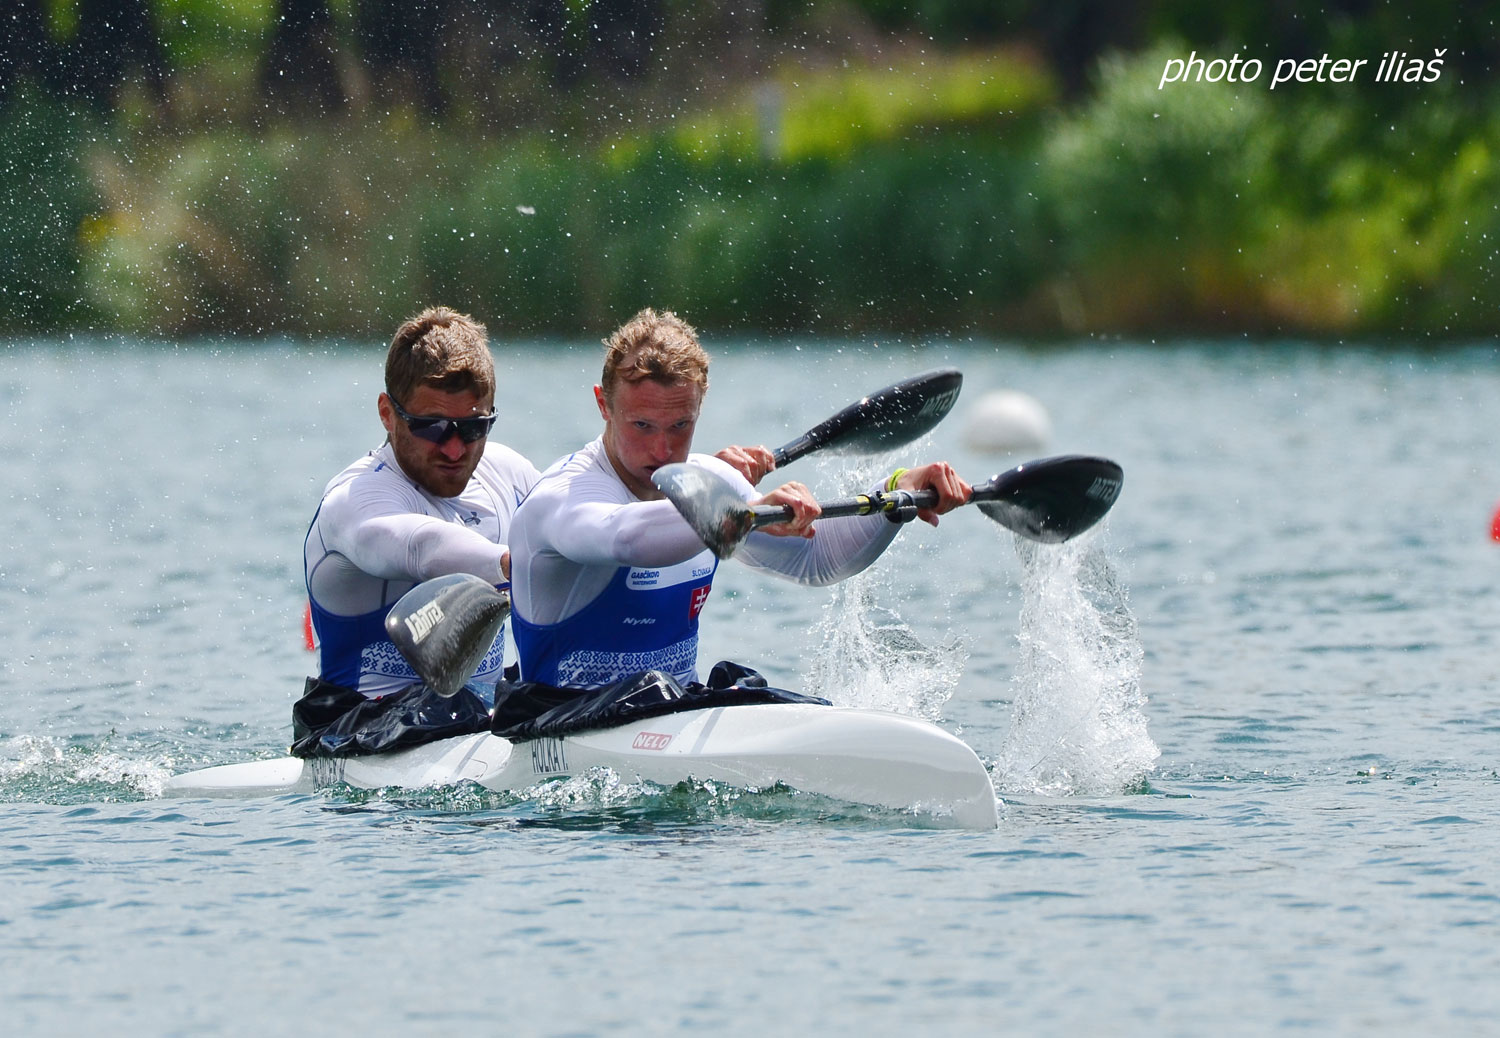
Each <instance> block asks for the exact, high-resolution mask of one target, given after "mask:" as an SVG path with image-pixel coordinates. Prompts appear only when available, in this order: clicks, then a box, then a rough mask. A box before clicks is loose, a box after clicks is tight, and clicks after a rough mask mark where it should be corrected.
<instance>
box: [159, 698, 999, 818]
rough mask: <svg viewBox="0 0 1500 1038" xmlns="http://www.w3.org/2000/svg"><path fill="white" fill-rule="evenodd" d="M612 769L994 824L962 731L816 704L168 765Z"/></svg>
mask: <svg viewBox="0 0 1500 1038" xmlns="http://www.w3.org/2000/svg"><path fill="white" fill-rule="evenodd" d="M593 768H608V769H610V770H611V771H613V772H614V773H615V774H617V775H619V776H620V777H621V778H623V779H625V780H627V781H639V780H644V781H649V782H653V783H657V784H659V785H667V786H670V785H675V784H676V783H678V782H683V781H687V780H690V779H696V780H699V781H714V782H723V783H725V784H728V785H733V786H740V787H748V788H766V787H769V786H772V785H775V784H777V783H780V784H782V785H785V786H788V787H790V788H792V789H796V790H800V791H802V792H805V793H815V794H819V795H822V796H827V797H833V798H835V799H839V800H844V801H848V802H850V803H856V804H869V805H873V806H878V807H886V808H894V809H897V810H909V811H913V812H917V813H920V814H923V815H930V816H933V817H937V818H943V819H946V820H949V821H951V822H952V823H953V824H954V825H956V826H959V827H962V828H966V829H993V828H994V827H995V826H996V824H997V815H996V799H995V791H994V787H993V786H992V785H991V783H990V778H989V773H988V772H987V771H986V770H985V767H984V765H983V764H982V763H981V762H980V760H979V758H978V757H976V756H975V754H974V751H973V750H971V749H970V748H969V747H968V746H967V745H965V744H964V743H963V742H962V741H961V740H959V739H958V738H956V737H955V736H953V735H951V734H949V733H948V732H945V731H943V730H942V729H940V728H938V727H937V726H935V725H932V724H928V723H927V722H926V721H921V720H918V719H916V718H913V717H906V716H903V715H900V714H890V713H884V712H881V711H875V710H854V709H847V708H841V707H828V706H817V705H813V704H797V703H777V704H742V705H735V706H720V707H709V708H705V709H700V710H684V711H680V712H678V713H672V714H666V715H662V716H658V717H651V718H647V719H644V720H641V721H635V722H631V723H629V724H624V725H620V726H618V727H613V728H606V729H600V730H595V731H587V732H578V733H574V734H570V735H564V736H558V737H544V738H540V739H530V740H526V741H524V742H519V743H512V742H510V741H509V740H506V739H502V738H499V737H498V736H494V735H490V734H487V733H480V734H477V735H465V736H459V737H457V738H452V739H442V740H439V741H437V742H434V743H430V744H428V745H426V746H418V747H415V748H413V749H409V750H400V751H397V752H395V753H385V754H378V755H374V756H365V757H337V758H310V759H302V758H297V757H282V758H277V759H274V760H264V761H252V762H249V763H246V764H229V765H223V766H220V767H216V768H206V769H203V770H201V771H194V772H188V773H186V774H182V775H176V776H173V777H172V778H171V779H169V780H168V781H167V784H166V789H165V792H166V793H167V794H169V795H174V796H241V797H244V796H275V795H278V794H283V793H299V792H300V793H308V792H313V791H314V790H316V789H319V788H322V787H324V786H330V785H334V784H337V783H345V784H348V785H351V786H355V787H359V788H368V789H381V788H386V787H405V788H423V787H429V786H441V785H452V784H455V783H459V782H464V781H469V782H475V783H478V784H479V785H481V786H484V787H486V788H488V789H493V790H500V791H506V790H519V789H526V788H529V787H531V786H534V785H536V784H537V783H539V782H543V781H546V780H549V779H554V778H566V777H568V776H571V775H577V774H582V773H585V772H587V771H589V770H590V769H593Z"/></svg>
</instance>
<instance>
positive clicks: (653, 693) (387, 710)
mask: <svg viewBox="0 0 1500 1038" xmlns="http://www.w3.org/2000/svg"><path fill="white" fill-rule="evenodd" d="M745 703H816V704H820V705H823V706H827V705H828V700H826V699H819V698H817V697H816V696H804V695H801V694H799V693H796V692H788V691H787V690H786V689H782V688H772V687H771V686H770V685H768V684H766V679H765V678H764V677H762V676H761V675H760V674H758V673H757V672H755V671H753V670H751V669H750V668H748V667H743V666H740V665H739V664H738V663H717V664H715V665H714V668H713V670H712V671H711V672H710V673H709V676H708V683H707V684H698V683H697V682H693V683H691V684H688V685H683V684H681V683H679V682H678V681H676V680H675V679H674V678H673V677H672V676H671V675H669V674H664V673H662V672H661V671H656V670H648V671H646V672H645V673H642V674H637V675H634V676H632V677H628V678H624V679H622V680H620V681H617V682H615V683H614V684H612V685H606V686H604V687H603V688H597V689H579V688H558V687H556V686H554V685H544V684H541V683H540V682H536V681H501V682H500V683H499V684H498V685H496V686H495V707H494V711H493V715H492V714H491V711H490V709H489V705H488V704H487V703H486V702H485V697H484V696H483V695H481V694H480V693H479V692H478V691H477V690H476V689H474V688H473V687H471V686H465V687H464V688H462V689H460V690H459V692H458V694H457V695H455V696H453V697H452V698H443V697H441V696H439V695H437V693H435V692H433V691H432V690H431V689H429V688H427V687H426V686H424V685H421V684H416V685H410V686H408V687H406V688H404V689H401V690H400V691H399V692H394V693H392V694H391V695H388V696H381V697H380V698H378V699H367V698H365V697H364V696H363V695H361V694H360V693H358V692H356V691H354V690H353V689H347V688H342V687H340V686H338V685H332V684H329V683H328V682H325V681H319V680H317V679H316V678H309V679H308V681H307V687H306V689H305V690H304V692H303V696H302V698H301V699H299V700H298V701H297V702H296V703H294V704H293V705H292V739H293V742H292V754H293V755H294V756H297V757H358V756H364V755H367V754H372V753H389V752H391V751H394V750H406V749H410V748H411V747H413V746H421V745H424V744H426V743H430V742H436V741H437V740H439V739H448V738H452V737H453V736H456V735H470V734H473V733H475V732H483V731H491V732H493V733H494V734H496V735H499V736H502V737H504V738H506V739H510V740H511V741H513V742H520V741H522V740H525V739H537V738H541V737H542V736H560V735H569V734H572V733H574V732H585V731H590V730H594V729H600V728H613V727H615V726H617V725H621V724H627V723H629V722H631V721H636V720H641V719H644V718H647V717H659V716H661V715H662V714H673V713H677V712H678V711H681V710H699V709H702V708H705V707H713V706H738V705H741V704H745Z"/></svg>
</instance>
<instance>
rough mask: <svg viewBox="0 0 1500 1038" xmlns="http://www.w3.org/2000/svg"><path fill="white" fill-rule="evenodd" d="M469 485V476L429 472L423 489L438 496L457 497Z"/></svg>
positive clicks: (423, 481) (423, 483)
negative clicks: (442, 474)
mask: <svg viewBox="0 0 1500 1038" xmlns="http://www.w3.org/2000/svg"><path fill="white" fill-rule="evenodd" d="M468 485H469V477H468V476H440V475H435V474H429V475H428V476H427V478H426V479H424V480H422V489H423V490H425V491H427V492H428V493H429V494H433V495H435V496H437V497H457V496H458V495H459V494H462V493H463V492H464V488H465V487H467V486H468Z"/></svg>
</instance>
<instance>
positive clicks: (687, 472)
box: [651, 462, 755, 559]
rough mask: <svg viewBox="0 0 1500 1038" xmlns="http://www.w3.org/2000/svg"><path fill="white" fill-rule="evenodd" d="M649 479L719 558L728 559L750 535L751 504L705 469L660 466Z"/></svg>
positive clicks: (685, 465)
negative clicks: (746, 502)
mask: <svg viewBox="0 0 1500 1038" xmlns="http://www.w3.org/2000/svg"><path fill="white" fill-rule="evenodd" d="M651 482H653V483H655V484H656V489H657V490H660V491H661V492H662V493H663V494H665V495H666V496H667V500H669V501H671V502H672V504H674V505H676V506H677V511H679V512H681V513H682V517H683V518H684V519H686V520H687V521H688V525H689V526H691V527H692V528H693V532H694V533H696V534H697V535H698V536H699V538H700V539H701V540H702V541H703V543H704V544H705V545H707V546H708V550H709V551H711V552H713V553H714V554H715V555H717V556H718V557H719V558H721V559H727V558H729V556H731V555H733V554H734V551H735V549H736V548H738V547H739V546H740V543H741V542H742V541H744V539H745V538H746V537H748V536H749V535H750V531H751V529H752V528H753V523H754V520H755V514H754V513H753V512H752V511H751V510H750V506H749V505H747V504H745V502H744V501H743V500H741V498H740V495H739V494H738V493H736V492H735V489H734V487H732V486H730V485H729V484H728V483H726V482H724V480H722V479H720V478H719V477H718V476H716V475H714V474H713V473H712V472H709V471H708V470H707V469H705V468H702V467H701V466H698V465H689V464H687V463H686V462H678V463H677V464H674V465H663V466H662V467H661V468H659V469H657V470H656V471H655V472H654V473H652V475H651Z"/></svg>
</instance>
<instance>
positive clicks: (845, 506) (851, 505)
mask: <svg viewBox="0 0 1500 1038" xmlns="http://www.w3.org/2000/svg"><path fill="white" fill-rule="evenodd" d="M992 489H993V488H992V487H991V485H990V484H988V483H987V484H984V485H983V486H978V487H975V488H974V496H973V497H972V498H970V499H969V500H968V501H966V502H964V503H965V504H971V503H973V502H975V501H986V500H989V499H990V498H992V497H995V496H996V494H995V493H992V492H989V491H991V490H992ZM981 493H988V496H987V497H980V494H981ZM937 501H938V495H937V491H936V490H877V491H875V492H874V493H871V494H860V495H859V496H858V497H852V498H849V499H848V500H844V501H829V502H827V503H822V504H820V505H819V507H821V508H822V510H823V514H822V516H821V518H823V519H841V518H843V517H845V516H851V515H876V514H877V513H878V514H882V515H884V514H889V513H891V512H896V511H901V510H904V509H910V510H911V515H912V516H915V515H916V514H917V510H918V509H922V508H931V507H932V506H933V505H935V504H937ZM749 507H750V513H751V514H752V515H753V516H754V517H755V518H754V519H753V520H752V522H751V528H752V529H756V530H758V529H760V528H761V527H762V526H774V525H775V524H777V523H788V522H791V521H792V517H793V514H794V513H793V512H792V508H791V506H790V505H750V506H749Z"/></svg>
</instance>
